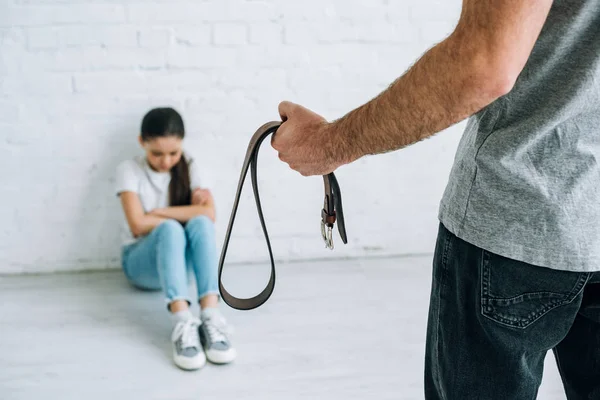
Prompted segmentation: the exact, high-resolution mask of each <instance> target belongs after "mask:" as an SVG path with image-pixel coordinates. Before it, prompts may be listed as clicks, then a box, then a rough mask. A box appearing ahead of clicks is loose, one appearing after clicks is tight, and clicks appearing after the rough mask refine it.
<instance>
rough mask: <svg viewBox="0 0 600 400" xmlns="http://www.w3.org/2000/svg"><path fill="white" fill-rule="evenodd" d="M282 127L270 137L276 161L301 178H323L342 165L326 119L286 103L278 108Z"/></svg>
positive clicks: (334, 139)
mask: <svg viewBox="0 0 600 400" xmlns="http://www.w3.org/2000/svg"><path fill="white" fill-rule="evenodd" d="M279 114H280V116H281V120H282V121H283V124H282V125H281V127H279V129H278V130H277V132H276V133H275V134H274V135H273V136H272V138H271V145H272V146H273V148H274V149H275V150H277V152H278V153H279V159H280V160H281V161H283V162H285V163H287V164H288V165H289V166H290V168H292V169H293V170H295V171H298V172H299V173H300V174H302V175H303V176H311V175H326V174H328V173H330V172H333V171H334V170H336V169H337V168H339V167H340V166H342V165H344V164H345V162H344V160H342V157H341V156H340V154H339V152H338V151H335V150H336V145H337V143H336V140H337V139H336V137H335V135H334V131H333V130H332V129H331V124H329V123H328V122H327V121H326V120H325V118H323V117H322V116H320V115H318V114H316V113H314V112H312V111H310V110H308V109H306V108H304V107H302V106H299V105H297V104H294V103H290V102H287V101H284V102H282V103H281V104H280V105H279Z"/></svg>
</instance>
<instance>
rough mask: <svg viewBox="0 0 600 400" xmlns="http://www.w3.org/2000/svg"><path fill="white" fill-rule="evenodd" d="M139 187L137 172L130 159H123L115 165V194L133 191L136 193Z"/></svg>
mask: <svg viewBox="0 0 600 400" xmlns="http://www.w3.org/2000/svg"><path fill="white" fill-rule="evenodd" d="M139 187H140V178H139V174H138V173H137V171H136V165H135V163H133V162H131V161H124V162H122V163H121V164H119V166H118V167H117V176H116V186H115V191H116V194H117V195H119V194H121V193H123V192H134V193H138V191H139Z"/></svg>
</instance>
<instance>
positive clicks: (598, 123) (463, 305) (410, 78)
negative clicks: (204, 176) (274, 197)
mask: <svg viewBox="0 0 600 400" xmlns="http://www.w3.org/2000/svg"><path fill="white" fill-rule="evenodd" d="M280 114H281V117H282V119H283V121H285V122H284V123H283V125H282V126H281V128H280V129H279V130H278V132H277V133H276V134H275V135H274V137H273V140H272V146H273V147H274V148H275V149H276V150H277V151H278V152H279V157H280V159H281V160H283V161H284V162H286V163H288V164H289V165H290V167H291V168H293V169H295V170H297V171H298V172H300V173H301V174H302V175H305V176H308V175H322V174H326V173H329V172H331V171H334V170H335V169H337V168H338V167H340V166H342V165H344V164H348V163H351V162H353V161H355V160H357V159H358V158H360V157H362V156H365V155H370V154H379V153H383V152H388V151H393V150H397V149H401V148H403V147H406V146H408V145H411V144H413V143H415V142H418V141H420V140H423V139H425V138H428V137H430V136H432V135H433V134H435V133H437V132H439V131H441V130H443V129H445V128H448V127H449V126H451V125H453V124H455V123H457V122H459V121H461V120H463V119H465V118H466V117H469V116H472V118H471V119H470V120H469V123H468V125H467V128H466V131H465V134H464V136H463V138H462V140H461V143H460V145H459V147H458V152H457V155H456V159H455V164H454V167H453V169H452V172H451V175H450V180H449V183H448V186H447V188H446V191H445V194H444V197H443V199H442V202H441V206H440V212H439V217H440V221H441V225H440V228H439V235H438V241H437V246H436V250H435V256H434V268H433V282H432V291H431V301H430V312H429V321H428V329H427V347H426V368H425V369H426V371H425V393H426V398H427V399H446V400H448V399H450V400H455V399H456V400H464V399H485V400H490V399H511V400H517V399H519V400H520V399H534V398H535V397H536V395H537V391H538V388H539V385H540V382H541V378H542V370H543V364H544V358H545V355H546V353H547V351H548V350H551V349H552V350H553V351H554V353H555V356H556V359H557V361H558V365H559V369H560V373H561V375H562V378H563V382H564V385H565V389H566V393H567V395H568V398H569V399H570V400H572V399H600V272H598V271H600V0H555V1H552V0H489V1H478V0H464V2H463V10H462V15H461V17H460V21H459V23H458V25H457V27H456V30H455V31H454V32H453V33H452V34H451V35H450V36H449V37H448V38H447V39H446V40H444V41H443V42H441V43H440V44H438V45H437V46H435V47H433V48H432V49H431V50H429V51H428V52H427V53H426V54H425V55H424V56H423V57H422V58H421V59H420V60H419V61H418V62H417V63H416V64H415V65H414V66H413V67H412V68H411V69H410V70H409V71H408V72H406V73H405V74H404V75H403V76H402V77H401V78H399V79H398V80H397V81H395V82H394V83H393V84H392V85H391V86H390V87H389V88H388V89H387V90H386V91H384V92H383V93H381V94H380V95H379V96H378V97H376V98H375V99H373V100H372V101H370V102H368V103H367V104H365V105H363V106H362V107H359V108H358V109H356V110H354V111H352V112H350V113H349V114H347V115H346V116H344V117H343V118H341V119H339V120H337V121H335V122H333V123H327V122H326V121H325V120H324V119H323V118H322V117H320V116H319V115H317V114H315V113H313V112H311V111H309V110H307V109H305V108H303V107H301V106H298V105H295V104H292V103H288V102H284V103H282V104H281V105H280Z"/></svg>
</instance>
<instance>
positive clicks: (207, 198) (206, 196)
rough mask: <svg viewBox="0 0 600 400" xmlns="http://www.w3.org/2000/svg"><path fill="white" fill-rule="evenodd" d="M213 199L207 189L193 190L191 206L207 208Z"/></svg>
mask: <svg viewBox="0 0 600 400" xmlns="http://www.w3.org/2000/svg"><path fill="white" fill-rule="evenodd" d="M212 200H213V197H212V194H211V193H210V190H208V189H195V190H194V191H193V192H192V205H200V206H207V205H209V204H210V203H212Z"/></svg>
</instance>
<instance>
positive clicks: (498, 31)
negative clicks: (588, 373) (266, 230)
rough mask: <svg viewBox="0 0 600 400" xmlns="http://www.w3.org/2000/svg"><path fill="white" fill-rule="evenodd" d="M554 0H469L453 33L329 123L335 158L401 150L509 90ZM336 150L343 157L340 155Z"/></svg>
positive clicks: (357, 156) (454, 122) (531, 48)
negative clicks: (378, 91)
mask: <svg viewBox="0 0 600 400" xmlns="http://www.w3.org/2000/svg"><path fill="white" fill-rule="evenodd" d="M551 7H552V0H488V1H479V0H464V1H463V9H462V13H461V16H460V20H459V22H458V24H457V27H456V29H455V30H454V32H453V33H452V34H451V35H450V36H449V37H448V38H446V39H445V40H444V41H442V42H441V43H439V44H438V45H436V46H435V47H433V48H432V49H430V50H429V51H428V52H426V53H425V54H424V55H423V57H422V58H421V59H419V60H418V61H417V62H416V63H415V64H414V65H413V66H412V67H411V68H410V69H409V70H408V71H407V72H406V73H405V74H404V75H403V76H402V77H400V78H399V79H397V80H396V81H395V82H394V83H393V84H391V85H390V86H389V88H388V89H387V90H385V91H384V92H382V93H381V94H380V95H379V96H377V97H376V98H374V99H373V100H371V101H370V102H368V103H366V104H365V105H363V106H361V107H359V108H357V109H356V110H354V111H352V112H350V113H348V114H347V115H345V116H344V117H342V118H341V119H339V120H337V121H335V122H334V123H332V124H331V125H330V128H329V129H331V130H332V135H331V137H335V138H336V140H337V143H333V144H332V146H331V147H330V149H329V151H331V152H332V153H334V155H333V156H334V158H335V159H341V160H345V161H346V162H351V161H354V160H356V159H357V158H360V157H362V156H364V155H367V154H378V153H384V152H389V151H393V150H397V149H400V148H403V147H406V146H408V145H411V144H413V143H416V142H418V141H421V140H423V139H425V138H428V137H430V136H432V135H434V134H435V133H437V132H439V131H442V130H444V129H446V128H448V127H450V126H452V125H454V124H456V123H458V122H460V121H462V120H463V119H465V118H467V117H469V116H471V115H472V114H474V113H476V112H477V111H479V110H481V109H482V108H484V107H485V106H487V105H489V104H490V103H492V102H493V101H495V100H496V99H498V98H499V97H501V96H503V95H505V94H507V93H508V92H510V90H511V89H512V87H513V86H514V84H515V82H516V80H517V78H518V76H519V74H520V73H521V71H522V70H523V68H524V66H525V64H526V62H527V60H528V58H529V56H530V54H531V51H532V50H533V47H534V45H535V43H536V41H537V38H538V37H539V34H540V32H541V30H542V28H543V26H544V23H545V21H546V19H547V17H548V14H549V12H550V9H551ZM335 152H338V154H335Z"/></svg>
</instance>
